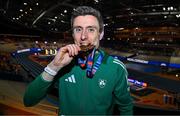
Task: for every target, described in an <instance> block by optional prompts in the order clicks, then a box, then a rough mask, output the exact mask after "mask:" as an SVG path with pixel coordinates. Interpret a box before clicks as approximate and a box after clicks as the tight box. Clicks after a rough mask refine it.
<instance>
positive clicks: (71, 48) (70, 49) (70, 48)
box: [67, 45, 73, 57]
mask: <svg viewBox="0 0 180 116" xmlns="http://www.w3.org/2000/svg"><path fill="white" fill-rule="evenodd" d="M67 49H68V53H69V56H70V57H71V56H72V54H73V47H72V45H68V46H67Z"/></svg>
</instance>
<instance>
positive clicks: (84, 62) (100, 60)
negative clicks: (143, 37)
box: [24, 6, 133, 115]
mask: <svg viewBox="0 0 180 116" xmlns="http://www.w3.org/2000/svg"><path fill="white" fill-rule="evenodd" d="M71 26H72V36H73V38H74V44H69V45H66V46H64V47H62V48H60V50H59V51H58V53H57V55H56V56H55V58H54V59H53V60H52V61H51V62H50V63H49V64H48V65H47V67H46V68H45V70H44V72H42V74H41V75H39V76H38V77H37V78H36V79H35V80H34V81H33V82H32V83H30V85H29V86H28V88H27V89H26V92H25V95H24V104H25V106H33V105H35V104H37V103H38V102H39V101H40V100H42V99H43V98H44V97H45V96H46V94H47V91H48V90H49V88H50V87H51V86H52V85H53V84H54V82H58V83H59V84H58V85H59V86H58V87H59V88H58V90H59V108H60V112H59V114H63V115H68V114H73V115H75V114H76V115H79V114H88V115H92V114H96V115H97V114H98V115H108V114H112V113H113V108H114V106H115V105H117V106H118V109H119V110H120V113H121V114H122V115H131V114H132V113H133V105H132V99H131V97H130V92H129V86H128V81H127V71H126V68H125V66H124V64H123V63H122V62H120V61H119V60H118V59H114V58H113V57H111V56H109V55H107V54H106V53H105V52H104V51H103V50H100V49H98V47H99V41H100V39H101V37H102V34H103V30H104V28H103V20H102V17H101V15H100V13H99V11H97V10H95V9H93V8H91V7H87V6H80V7H78V8H76V9H75V10H74V12H73V15H72V18H71Z"/></svg>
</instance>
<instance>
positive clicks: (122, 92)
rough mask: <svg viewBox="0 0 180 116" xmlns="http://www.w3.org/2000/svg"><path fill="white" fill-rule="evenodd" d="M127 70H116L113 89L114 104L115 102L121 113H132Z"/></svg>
mask: <svg viewBox="0 0 180 116" xmlns="http://www.w3.org/2000/svg"><path fill="white" fill-rule="evenodd" d="M127 76H128V72H127V70H126V68H124V67H123V68H121V69H120V68H119V69H118V70H117V81H116V86H115V90H114V94H115V104H117V106H118V109H119V111H120V114H121V115H133V101H132V98H131V95H130V88H129V83H128V79H127Z"/></svg>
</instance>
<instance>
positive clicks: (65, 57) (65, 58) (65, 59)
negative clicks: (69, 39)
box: [48, 44, 81, 72]
mask: <svg viewBox="0 0 180 116" xmlns="http://www.w3.org/2000/svg"><path fill="white" fill-rule="evenodd" d="M80 50H81V48H80V47H79V46H78V45H76V44H69V45H66V46H64V47H62V48H60V49H59V51H58V52H57V54H56V56H55V57H54V59H53V60H52V61H51V62H50V64H48V66H49V67H50V68H51V69H53V70H54V71H56V72H58V71H59V70H60V69H61V68H62V67H64V66H66V65H68V64H69V63H70V62H71V61H72V59H73V57H74V56H76V55H78V52H79V51H80Z"/></svg>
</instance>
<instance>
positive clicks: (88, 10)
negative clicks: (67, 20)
mask: <svg viewBox="0 0 180 116" xmlns="http://www.w3.org/2000/svg"><path fill="white" fill-rule="evenodd" d="M85 15H93V16H95V17H96V18H97V20H98V22H99V27H100V29H99V32H100V33H101V32H102V31H103V30H104V22H103V18H102V16H101V13H100V12H99V11H98V10H96V9H94V8H92V7H89V6H79V7H77V8H76V9H75V10H74V11H73V13H72V16H71V27H73V22H74V19H75V18H76V17H77V16H85Z"/></svg>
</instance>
